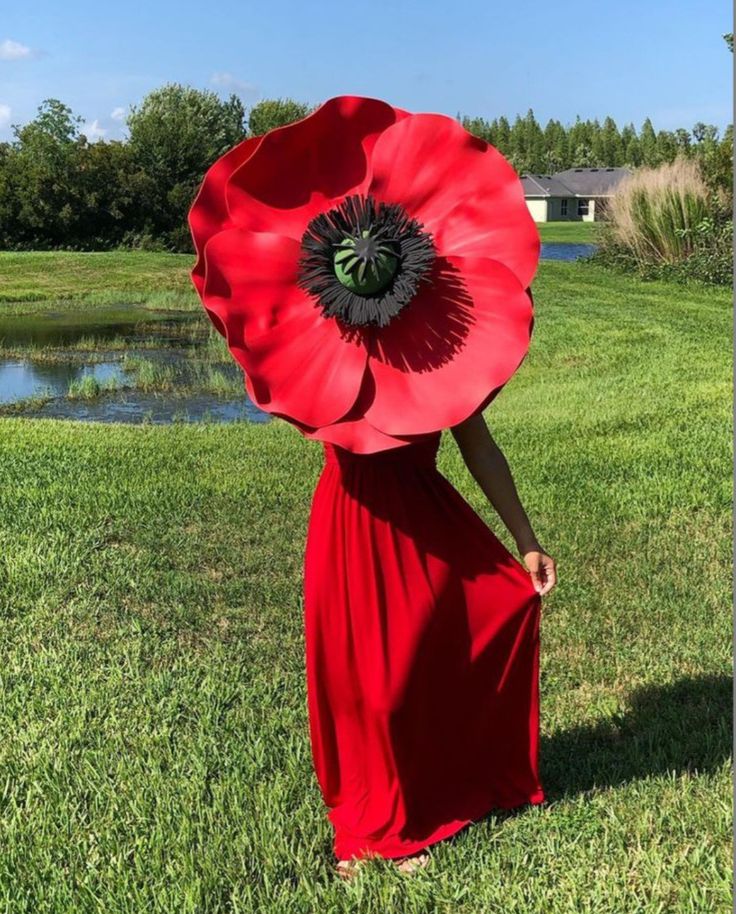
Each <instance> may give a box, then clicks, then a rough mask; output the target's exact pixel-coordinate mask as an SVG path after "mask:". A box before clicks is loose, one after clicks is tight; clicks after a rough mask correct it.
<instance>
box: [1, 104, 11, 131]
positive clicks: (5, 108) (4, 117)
mask: <svg viewBox="0 0 736 914" xmlns="http://www.w3.org/2000/svg"><path fill="white" fill-rule="evenodd" d="M11 113H12V112H11V110H10V105H3V104H0V127H7V126H8V124H9V123H10V115H11Z"/></svg>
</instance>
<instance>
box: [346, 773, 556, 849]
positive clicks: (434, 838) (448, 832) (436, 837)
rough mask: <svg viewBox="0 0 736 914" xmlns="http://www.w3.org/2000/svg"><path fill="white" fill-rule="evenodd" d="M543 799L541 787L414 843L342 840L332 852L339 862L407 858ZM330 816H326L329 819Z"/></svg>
mask: <svg viewBox="0 0 736 914" xmlns="http://www.w3.org/2000/svg"><path fill="white" fill-rule="evenodd" d="M545 800H546V795H545V792H544V790H543V789H542V788H540V789H539V790H536V791H535V792H534V793H533V794H531V795H530V796H528V797H524V798H523V799H519V800H513V801H511V802H506V803H501V802H498V801H497V802H494V803H492V804H491V805H490V806H489V805H485V806H484V807H483V808H482V809H481V810H479V811H478V812H477V813H476V814H475V815H473V816H471V817H470V818H466V819H455V820H454V821H452V822H446V823H444V824H443V825H441V826H440V827H439V828H437V829H435V831H433V832H432V833H431V834H430V835H429V836H428V837H427V838H423V839H421V840H415V841H405V842H402V843H401V844H397V843H396V842H395V841H394V842H386V843H385V844H382V843H381V842H380V841H378V842H375V843H373V842H370V843H369V844H366V842H365V841H362V842H354V843H352V844H351V842H346V841H344V840H343V841H341V842H340V843H339V845H338V843H337V842H335V844H334V846H333V851H334V854H335V857H336V858H337V859H338V860H348V859H350V858H351V857H354V858H356V859H362V858H364V857H370V856H377V857H384V858H386V859H392V858H398V857H408V856H411V855H412V854H417V853H419V852H420V851H422V850H424V849H426V848H427V847H430V846H431V845H433V844H438V843H439V842H440V841H444V840H445V839H447V838H451V837H452V836H453V835H455V834H457V833H458V832H459V831H462V830H463V829H464V828H467V826H468V825H472V824H474V823H475V822H478V821H479V820H480V819H483V818H485V816H487V815H489V814H490V813H491V812H493V810H494V809H502V810H506V809H517V808H519V807H522V806H527V805H529V806H539V805H540V804H542V803H544V802H545ZM328 817H329V816H328Z"/></svg>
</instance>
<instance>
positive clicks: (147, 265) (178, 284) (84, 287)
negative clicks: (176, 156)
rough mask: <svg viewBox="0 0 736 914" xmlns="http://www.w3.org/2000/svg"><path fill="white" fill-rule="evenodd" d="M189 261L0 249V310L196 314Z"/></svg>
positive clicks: (572, 233) (558, 225)
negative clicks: (112, 308) (63, 307)
mask: <svg viewBox="0 0 736 914" xmlns="http://www.w3.org/2000/svg"><path fill="white" fill-rule="evenodd" d="M537 227H538V228H539V233H540V236H541V238H542V241H546V242H552V241H556V242H564V241H568V242H589V241H593V240H594V235H595V230H596V228H597V226H595V225H594V224H593V223H589V222H568V223H565V222H549V223H540V224H538V226H537ZM193 262H194V260H193V257H192V256H191V255H189V254H159V253H151V252H148V251H106V252H103V253H86V252H83V253H79V252H74V251H41V252H36V251H33V252H12V251H0V311H1V313H2V314H11V313H24V314H26V313H33V312H42V311H44V310H45V308H46V307H47V303H49V302H53V303H54V304H56V305H57V306H58V305H59V304H60V303H62V304H63V303H64V302H66V303H68V305H69V306H72V305H73V306H74V307H76V308H79V307H85V308H95V307H106V306H109V305H117V304H121V303H124V304H143V305H146V306H148V307H152V308H153V307H155V308H172V309H185V310H189V309H192V310H197V309H198V308H199V307H200V305H199V302H198V299H197V297H196V294H195V292H194V288H193V286H192V284H191V280H190V278H189V271H190V270H191V268H192V264H193Z"/></svg>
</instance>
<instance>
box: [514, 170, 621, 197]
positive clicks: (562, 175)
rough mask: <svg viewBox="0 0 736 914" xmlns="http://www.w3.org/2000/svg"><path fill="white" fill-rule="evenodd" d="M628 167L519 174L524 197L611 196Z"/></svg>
mask: <svg viewBox="0 0 736 914" xmlns="http://www.w3.org/2000/svg"><path fill="white" fill-rule="evenodd" d="M629 174H631V171H630V170H629V169H628V168H566V169H565V171H556V172H555V173H554V174H553V175H532V174H529V175H522V176H521V183H522V184H523V186H524V195H525V196H526V197H596V196H600V195H608V194H612V193H613V191H614V190H615V189H616V185H617V184H618V183H619V181H620V180H621V179H622V178H624V177H625V176H626V175H629Z"/></svg>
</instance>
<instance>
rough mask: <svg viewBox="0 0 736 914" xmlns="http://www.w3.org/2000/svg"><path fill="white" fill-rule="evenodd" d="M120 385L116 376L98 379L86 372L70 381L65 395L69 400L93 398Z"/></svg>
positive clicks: (116, 388) (117, 388) (118, 387)
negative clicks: (103, 379)
mask: <svg viewBox="0 0 736 914" xmlns="http://www.w3.org/2000/svg"><path fill="white" fill-rule="evenodd" d="M120 387H121V384H120V381H118V380H117V379H116V378H108V379H107V380H105V381H100V380H98V379H97V378H95V377H94V376H93V375H89V374H88V375H84V376H83V377H81V378H75V379H74V380H73V381H70V383H69V388H68V390H67V393H66V395H67V398H68V399H69V400H95V399H96V398H97V397H100V396H102V395H103V394H106V393H111V392H112V391H115V390H119V389H120ZM26 402H27V401H26Z"/></svg>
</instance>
